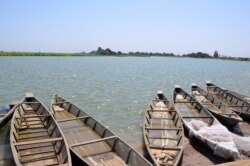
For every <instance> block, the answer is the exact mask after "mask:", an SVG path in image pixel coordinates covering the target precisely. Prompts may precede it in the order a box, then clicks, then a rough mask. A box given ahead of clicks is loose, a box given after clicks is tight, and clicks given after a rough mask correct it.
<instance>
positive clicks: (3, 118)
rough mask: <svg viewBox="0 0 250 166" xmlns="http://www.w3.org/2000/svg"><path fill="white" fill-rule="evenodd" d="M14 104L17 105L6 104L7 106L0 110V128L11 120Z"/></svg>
mask: <svg viewBox="0 0 250 166" xmlns="http://www.w3.org/2000/svg"><path fill="white" fill-rule="evenodd" d="M15 105H17V103H12V104H10V105H8V107H5V108H2V109H1V110H0V129H1V128H2V127H3V126H4V125H6V124H7V123H8V122H9V121H10V120H11V118H12V115H13V113H14V110H15V108H14V107H15Z"/></svg>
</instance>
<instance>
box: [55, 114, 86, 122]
mask: <svg viewBox="0 0 250 166" xmlns="http://www.w3.org/2000/svg"><path fill="white" fill-rule="evenodd" d="M89 117H90V116H80V117H76V118H70V119H63V120H57V123H61V122H67V121H72V120H80V119H85V118H89Z"/></svg>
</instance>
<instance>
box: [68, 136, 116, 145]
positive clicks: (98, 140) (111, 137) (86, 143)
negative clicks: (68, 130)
mask: <svg viewBox="0 0 250 166" xmlns="http://www.w3.org/2000/svg"><path fill="white" fill-rule="evenodd" d="M115 138H117V137H116V136H110V137H105V138H100V139H96V140H92V141H87V142H80V143H75V144H72V145H70V147H71V148H73V147H76V146H82V145H88V144H93V143H97V142H102V141H106V140H109V139H115Z"/></svg>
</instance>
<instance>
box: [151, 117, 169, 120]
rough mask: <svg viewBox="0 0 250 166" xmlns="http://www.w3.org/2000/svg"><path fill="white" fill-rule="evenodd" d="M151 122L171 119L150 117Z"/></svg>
mask: <svg viewBox="0 0 250 166" xmlns="http://www.w3.org/2000/svg"><path fill="white" fill-rule="evenodd" d="M150 119H153V120H173V118H160V117H151V118H150Z"/></svg>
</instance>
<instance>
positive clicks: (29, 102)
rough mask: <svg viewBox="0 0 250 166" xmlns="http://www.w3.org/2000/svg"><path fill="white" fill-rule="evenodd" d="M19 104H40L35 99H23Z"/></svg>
mask: <svg viewBox="0 0 250 166" xmlns="http://www.w3.org/2000/svg"><path fill="white" fill-rule="evenodd" d="M21 104H41V103H40V102H37V101H25V102H22V103H21Z"/></svg>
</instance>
